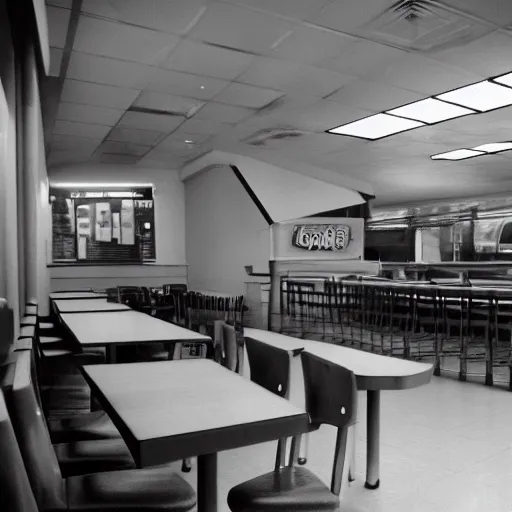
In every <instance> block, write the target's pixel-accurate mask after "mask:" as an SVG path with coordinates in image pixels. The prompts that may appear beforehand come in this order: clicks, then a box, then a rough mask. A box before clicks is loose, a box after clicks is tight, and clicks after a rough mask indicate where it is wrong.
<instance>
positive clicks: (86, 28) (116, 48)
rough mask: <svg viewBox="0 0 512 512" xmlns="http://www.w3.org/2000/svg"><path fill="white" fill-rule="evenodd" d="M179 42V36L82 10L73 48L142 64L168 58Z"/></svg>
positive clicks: (153, 63)
mask: <svg viewBox="0 0 512 512" xmlns="http://www.w3.org/2000/svg"><path fill="white" fill-rule="evenodd" d="M178 43H179V37H178V36H174V35H170V34H163V33H161V32H156V31H154V30H148V29H145V28H140V27H134V26H132V25H125V24H123V23H117V22H110V21H105V20H100V19H95V18H90V17H89V16H87V15H84V14H82V15H81V16H80V21H79V23H78V28H77V31H76V36H75V42H74V45H73V49H74V50H75V51H79V52H83V53H90V54H94V55H102V56H104V57H112V58H115V59H122V60H128V61H134V62H140V63H141V64H152V65H158V64H160V63H162V62H164V61H165V60H167V58H168V57H169V54H170V52H171V50H172V49H173V48H174V47H175V46H176V45H177V44H178Z"/></svg>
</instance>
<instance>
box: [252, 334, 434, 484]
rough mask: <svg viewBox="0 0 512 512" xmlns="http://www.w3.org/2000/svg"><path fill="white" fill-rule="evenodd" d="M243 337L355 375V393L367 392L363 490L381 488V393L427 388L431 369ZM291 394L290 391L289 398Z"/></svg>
mask: <svg viewBox="0 0 512 512" xmlns="http://www.w3.org/2000/svg"><path fill="white" fill-rule="evenodd" d="M244 337H245V338H251V339H254V340H257V341H261V342H263V343H268V344H270V345H273V346H276V347H280V348H282V349H284V350H288V351H295V352H300V351H301V349H302V350H305V351H307V352H310V353H312V354H315V355H317V356H318V357H321V358H323V359H326V360H328V361H331V362H333V363H335V364H338V365H340V366H343V367H345V368H347V369H348V370H350V371H352V372H353V373H354V375H355V377H356V382H357V389H358V390H364V391H366V392H367V404H366V407H367V412H366V422H367V432H366V443H367V444H366V482H365V487H366V488H367V489H377V488H378V487H379V485H380V478H379V462H380V461H379V457H380V392H381V391H386V390H399V389H411V388H416V387H419V386H423V385H424V384H428V383H429V382H430V379H431V377H432V372H433V365H432V364H427V363H417V362H415V361H407V360H404V359H397V358H393V357H389V356H383V355H380V354H372V353H370V352H364V351H362V350H357V349H353V348H348V347H343V346H340V345H334V344H332V343H325V342H320V341H313V340H304V339H299V338H294V337H292V336H285V335H283V334H278V333H275V332H270V331H263V330H260V329H249V328H246V329H244ZM293 361H294V362H295V361H298V364H299V365H300V357H297V358H294V359H293ZM293 391H294V390H291V393H292V394H293ZM295 396H297V395H295ZM290 398H292V395H291V396H290ZM303 399H304V398H303V396H299V397H298V400H299V401H298V402H296V403H301V402H300V401H301V400H303Z"/></svg>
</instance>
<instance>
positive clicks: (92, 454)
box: [53, 438, 135, 477]
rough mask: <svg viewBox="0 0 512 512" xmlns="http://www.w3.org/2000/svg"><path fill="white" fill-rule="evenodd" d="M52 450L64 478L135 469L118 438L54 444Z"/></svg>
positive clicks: (121, 441) (128, 452)
mask: <svg viewBox="0 0 512 512" xmlns="http://www.w3.org/2000/svg"><path fill="white" fill-rule="evenodd" d="M53 448H54V450H55V454H56V455H57V460H58V461H59V466H60V470H61V472H62V476H64V477H67V476H75V475H86V474H88V473H101V472H103V471H115V470H121V469H135V462H134V461H133V457H132V456H131V454H130V451H129V450H128V447H127V446H126V444H125V442H124V441H123V440H122V439H120V438H119V439H103V440H95V441H77V442H74V443H64V444H56V445H54V446H53Z"/></svg>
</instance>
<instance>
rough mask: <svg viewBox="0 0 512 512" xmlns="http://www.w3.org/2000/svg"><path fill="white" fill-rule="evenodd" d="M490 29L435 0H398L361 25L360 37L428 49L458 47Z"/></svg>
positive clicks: (404, 46) (404, 47)
mask: <svg viewBox="0 0 512 512" xmlns="http://www.w3.org/2000/svg"><path fill="white" fill-rule="evenodd" d="M491 31H492V28H491V27H490V26H489V25H488V24H486V23H484V22H480V21H479V20H476V19H474V18H471V17H469V16H467V15H465V14H464V13H462V12H459V11H457V10H455V9H453V8H446V7H444V6H443V5H441V4H440V3H438V2H436V1H434V0H400V1H398V2H396V3H395V4H394V5H392V6H391V7H390V8H389V9H387V10H386V11H384V13H383V14H381V15H380V16H378V17H377V18H375V19H374V20H372V21H371V22H369V23H368V24H366V25H364V26H363V27H362V34H361V35H363V36H365V37H367V38H368V39H373V40H375V41H379V42H382V43H386V44H390V45H392V46H397V47H399V48H403V49H405V50H416V51H422V52H430V51H434V50H436V51H437V50H441V49H445V48H450V47H455V46H460V45H463V44H467V43H469V42H470V41H473V40H475V39H478V38H479V37H482V36H483V35H484V34H486V33H488V32H491Z"/></svg>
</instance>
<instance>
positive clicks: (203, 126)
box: [177, 119, 231, 135]
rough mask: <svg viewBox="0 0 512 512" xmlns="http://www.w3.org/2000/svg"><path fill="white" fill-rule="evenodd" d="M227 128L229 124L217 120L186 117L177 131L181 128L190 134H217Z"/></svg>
mask: <svg viewBox="0 0 512 512" xmlns="http://www.w3.org/2000/svg"><path fill="white" fill-rule="evenodd" d="M229 128H231V125H230V124H226V123H220V122H218V121H213V120H210V121H205V120H199V119H187V120H186V121H185V122H184V123H183V124H182V125H181V126H180V127H179V129H178V130H177V131H179V130H182V131H183V132H185V133H190V134H191V135H217V134H218V133H221V132H223V131H225V130H227V129H229Z"/></svg>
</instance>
